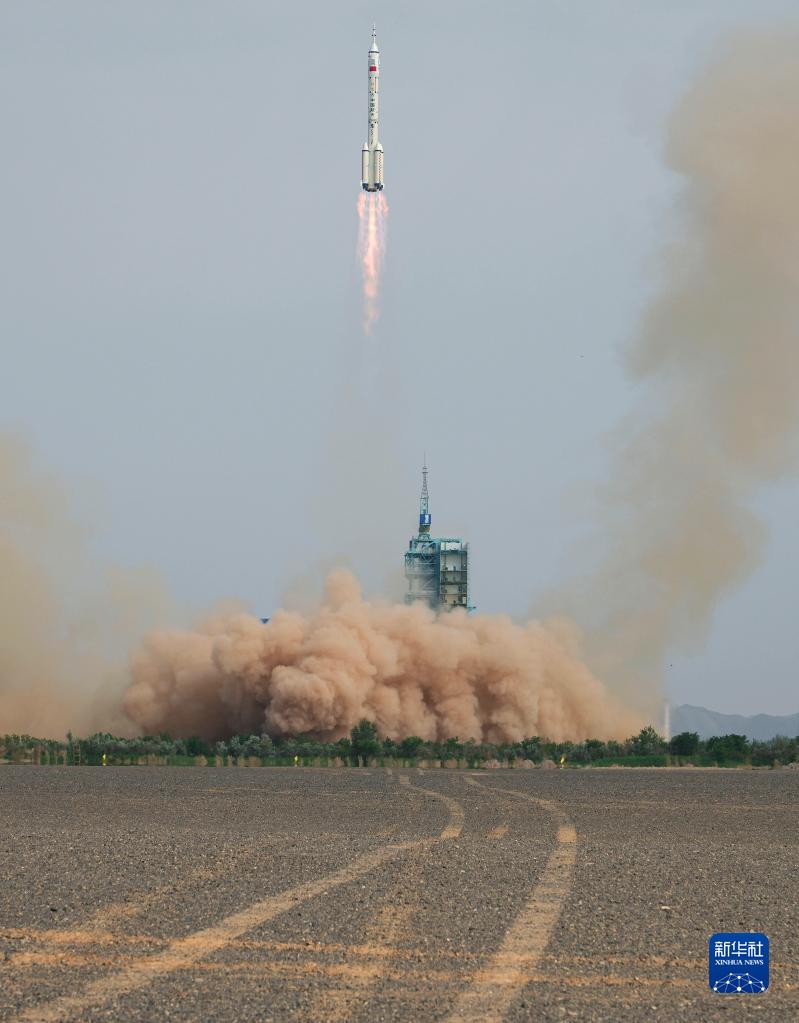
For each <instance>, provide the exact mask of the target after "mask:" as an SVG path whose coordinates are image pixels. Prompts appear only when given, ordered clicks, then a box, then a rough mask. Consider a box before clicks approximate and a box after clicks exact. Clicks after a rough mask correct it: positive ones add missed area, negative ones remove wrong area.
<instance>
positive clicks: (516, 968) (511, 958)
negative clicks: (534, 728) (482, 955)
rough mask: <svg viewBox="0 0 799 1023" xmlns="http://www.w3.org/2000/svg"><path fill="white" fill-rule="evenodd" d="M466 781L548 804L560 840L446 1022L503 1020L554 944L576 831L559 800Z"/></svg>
mask: <svg viewBox="0 0 799 1023" xmlns="http://www.w3.org/2000/svg"><path fill="white" fill-rule="evenodd" d="M464 781H465V782H466V784H467V785H473V786H475V787H476V788H481V789H483V790H485V791H489V792H494V793H497V794H498V795H500V794H501V796H502V797H507V796H511V797H513V798H517V799H523V800H525V801H527V802H529V803H533V804H534V805H536V806H539V807H542V808H543V809H545V810H547V811H548V812H549V813H550V814H551V815H552V817H553V818H554V821H555V823H556V825H557V829H558V830H557V844H556V846H555V848H554V850H553V851H552V853H551V854H550V856H549V859H548V860H547V862H546V864H545V866H544V869H543V871H542V873H541V878H540V880H539V881H538V884H536V886H535V887H534V888H533V891H532V893H531V895H530V897H529V898H528V900H527V902H526V903H525V905H524V906H523V907H522V910H521V912H520V913H519V915H518V916H517V917H516V919H515V920H514V921H513V923H512V924H511V926H510V927H509V928H508V930H507V931H506V932H505V937H504V938H503V939H502V944H501V945H500V947H499V949H498V950H497V951H496V952H495V953H494V955H493V956H491V958H490V960H489V962H488V964H487V965H486V966H485V967H484V968H483V969H482V970H479V971H478V972H477V973H476V974H475V975H474V977H473V980H472V983H471V985H470V986H469V987H468V988H466V990H465V991H463V992H462V993H461V995H460V996H459V997H458V999H457V1000H456V1002H455V1005H454V1007H453V1009H452V1011H451V1012H450V1014H449V1016H448V1017H447V1019H446V1023H501V1021H502V1020H503V1019H504V1018H505V1016H506V1014H507V1012H508V1009H509V1008H510V1006H511V1003H512V1002H513V1000H514V998H515V997H516V995H517V994H519V993H520V992H521V990H522V989H523V988H524V987H525V985H526V984H528V983H529V982H530V981H531V980H533V979H535V971H536V967H537V966H538V963H539V962H540V960H541V958H542V956H543V955H544V952H545V951H546V949H547V946H548V944H549V940H550V937H551V936H552V931H553V930H554V928H555V925H556V924H557V922H558V919H559V917H560V914H561V910H562V909H563V906H564V904H565V902H566V899H567V897H568V895H569V892H570V890H571V884H572V874H573V872H574V865H575V862H576V860H577V832H576V831H575V828H574V825H573V824H572V822H571V821H570V820H569V818H568V816H567V815H566V813H565V812H564V811H563V810H562V809H561V808H560V807H559V806H558V804H557V803H554V802H552V801H551V800H549V799H539V798H538V797H536V796H530V795H528V794H527V793H526V792H518V791H516V790H514V789H503V788H495V787H494V786H492V785H482V784H481V783H480V782H478V781H476V780H475V779H473V778H465V779H464Z"/></svg>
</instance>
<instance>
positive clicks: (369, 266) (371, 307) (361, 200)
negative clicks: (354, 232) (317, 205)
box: [358, 192, 388, 334]
mask: <svg viewBox="0 0 799 1023" xmlns="http://www.w3.org/2000/svg"><path fill="white" fill-rule="evenodd" d="M387 234H388V203H387V202H386V199H385V196H384V195H383V193H382V192H361V194H360V195H359V196H358V259H359V260H360V264H361V276H362V278H363V329H364V333H366V334H371V333H372V330H373V329H374V326H375V324H376V323H377V320H378V317H379V316H380V305H379V299H380V274H381V273H382V271H383V261H384V259H385V256H386V240H387Z"/></svg>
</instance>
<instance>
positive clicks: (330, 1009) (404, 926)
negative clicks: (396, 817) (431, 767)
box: [313, 774, 464, 1023]
mask: <svg viewBox="0 0 799 1023" xmlns="http://www.w3.org/2000/svg"><path fill="white" fill-rule="evenodd" d="M399 783H400V785H402V786H404V787H405V788H410V789H414V790H415V791H417V792H424V793H425V795H428V796H433V797H434V798H436V799H438V800H439V801H440V802H442V803H444V804H445V806H446V807H447V808H448V810H449V813H450V820H449V824H448V825H447V827H446V828H444V830H443V831H442V832H441V834H440V835H439V837H438V839H437V841H439V842H443V841H447V840H449V839H454V838H458V837H459V836H460V835H461V833H462V831H463V820H464V815H463V809H462V807H461V805H460V803H458V802H457V800H455V799H452V798H451V797H450V796H446V795H444V794H443V793H442V792H435V791H433V790H432V789H423V788H420V787H419V786H417V785H412V784H411V782H410V779H409V778H408V775H407V774H400V776H399ZM421 851H422V849H421V847H420V848H417V849H415V850H414V855H413V856H412V858H411V860H410V863H409V865H408V869H407V871H406V872H404V873H403V875H402V878H401V886H402V888H403V890H404V891H406V892H408V891H410V892H412V893H413V894H412V896H411V897H410V899H409V900H408V901H407V902H405V903H404V904H398V903H397V901H396V888H397V887H399V884H397V885H395V886H394V888H392V889H390V890H389V891H387V892H386V893H385V896H384V898H385V900H387V904H386V905H384V906H383V908H382V909H381V911H380V912H379V913H378V915H377V917H376V919H375V920H374V921H373V922H372V923H371V924H369V926H368V927H367V929H366V932H365V934H364V940H363V945H364V946H366V947H367V948H370V949H371V950H372V954H373V956H374V958H372V960H371V961H370V962H369V963H368V964H367V965H366V966H361V965H359V966H357V967H355V968H352V967H351V966H349V965H347V966H345V967H344V968H340V973H341V974H343V975H344V976H345V978H346V981H347V986H346V987H344V986H342V987H336V988H331V989H328V990H327V991H325V992H324V993H323V994H322V995H321V997H320V998H319V999H317V1001H316V1002H315V1003H314V1006H313V1018H314V1020H322V1019H323V1020H325V1023H346V1020H348V1019H349V1018H350V1017H351V1010H352V1006H353V1002H363V1001H364V1000H365V999H366V998H368V996H369V992H370V991H371V990H372V989H373V988H374V987H375V986H376V985H377V983H378V981H380V980H381V979H383V978H384V977H386V976H387V975H389V973H391V971H392V969H393V968H394V963H393V960H394V958H395V957H396V955H397V953H398V949H397V945H398V944H399V942H400V940H401V939H402V937H403V935H404V934H406V933H408V931H409V930H410V928H411V925H412V923H413V920H414V917H415V916H416V913H417V912H418V909H419V905H420V899H419V892H420V887H421V886H420V884H419V883H418V882H419V881H420V879H421V876H422V869H421V868H422V862H421V860H420V857H419V853H420V852H421Z"/></svg>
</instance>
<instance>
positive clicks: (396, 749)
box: [0, 719, 799, 767]
mask: <svg viewBox="0 0 799 1023" xmlns="http://www.w3.org/2000/svg"><path fill="white" fill-rule="evenodd" d="M0 758H2V759H4V760H7V761H12V762H15V761H16V762H27V761H33V762H36V763H42V764H68V765H73V764H74V765H95V764H101V763H107V764H134V763H142V762H144V763H148V762H156V763H157V762H165V763H170V764H194V763H197V762H198V759H197V758H205V760H206V761H207V762H208V763H211V764H213V763H217V762H220V761H221V762H222V763H224V764H231V763H232V764H238V763H241V762H242V761H243V760H245V758H246V759H247V760H249V761H251V762H259V761H260V763H262V764H264V765H266V766H268V765H270V764H273V765H288V764H295V763H301V764H308V763H322V764H324V763H330V762H336V761H341V762H344V763H348V764H355V765H358V764H366V763H369V762H375V761H376V762H381V761H392V762H393V761H404V762H414V763H415V762H419V761H426V762H428V763H442V762H456V763H459V764H462V765H465V766H469V767H479V766H481V765H484V764H486V763H489V762H492V761H498V762H500V763H506V764H509V765H511V766H513V765H515V764H518V763H519V762H522V761H529V762H531V763H533V764H541V763H542V762H543V761H545V760H550V761H553V762H554V763H556V764H560V765H563V766H569V767H571V766H595V767H608V766H612V765H614V764H619V765H622V766H624V765H627V766H652V767H657V766H666V765H667V764H688V763H690V764H693V765H695V766H697V767H710V766H720V767H733V766H738V765H751V766H753V767H772V766H779V765H782V764H789V763H795V762H797V761H799V736H797V737H795V738H792V739H790V738H787V737H785V736H777V737H776V738H774V739H769V740H767V741H765V742H757V741H753V740H749V739H747V738H746V736H744V735H734V734H733V735H717V736H713V737H712V738H710V739H704V740H703V739H700V738H699V736H698V734H697V733H696V732H681V733H680V734H679V735H675V736H674V737H673V738H672V739H670V740H666V739H664V738H663V737H662V736H661V735H658V733H657V732H656V731H655V729H654V728H652V727H651V726H648V727H646V728H643V729H641V731H640V732H639V733H638V734H637V735H634V736H631V737H630V738H629V739H626V740H624V741H622V742H619V741H616V740H609V741H607V742H605V741H603V740H601V739H586V740H585V741H584V742H553V741H551V740H549V739H546V738H543V737H541V736H532V737H531V738H529V739H522V740H521V741H520V742H512V743H488V742H477V741H475V740H474V739H469V740H461V739H460V738H458V737H457V736H454V737H452V738H450V739H446V740H444V741H440V742H439V741H436V742H433V741H430V740H426V739H422V738H421V737H420V736H418V735H409V736H407V737H406V738H404V739H402V740H401V741H396V740H394V739H382V740H381V739H380V738H379V737H378V734H377V729H376V728H375V725H374V724H373V723H372V722H371V721H367V720H365V719H364V720H362V721H361V722H359V724H357V725H356V726H355V727H354V728H353V729H352V731H351V733H350V735H349V737H347V738H342V739H338V740H337V741H336V742H319V741H317V740H316V739H314V738H312V737H310V736H305V735H298V736H277V737H270V736H269V735H266V734H261V735H254V734H252V735H233V736H230V737H229V738H226V739H219V740H217V741H216V742H207V741H206V740H205V739H201V738H199V737H198V736H191V737H189V738H177V739H176V738H173V737H172V736H171V735H168V734H167V733H163V734H161V735H143V736H138V737H136V738H132V739H131V738H124V737H121V736H115V735H111V734H109V733H107V732H98V733H96V734H95V735H90V736H88V737H87V738H76V737H75V736H73V735H72V734H71V733H69V734H68V735H67V737H66V739H65V740H57V739H39V738H36V737H34V736H31V735H4V736H2V737H0ZM200 762H201V761H200Z"/></svg>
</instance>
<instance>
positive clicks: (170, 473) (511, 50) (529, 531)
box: [0, 0, 799, 713]
mask: <svg viewBox="0 0 799 1023" xmlns="http://www.w3.org/2000/svg"><path fill="white" fill-rule="evenodd" d="M795 12H796V5H795V3H794V2H790V0H784V2H777V0H747V2H743V0H716V2H709V0H705V2H671V3H668V4H664V3H661V2H643V0H636V2H633V0H630V2H611V0H601V2H590V3H589V2H583V3H576V2H572V3H566V2H564V3H555V2H550V3H538V2H529V0H527V2H515V3H510V2H508V3H492V4H488V3H472V2H464V0H458V2H450V0H438V2H436V3H435V4H429V3H421V2H404V3H402V4H397V3H385V2H375V3H362V2H349V3H339V4H330V3H318V2H314V0H311V2H308V3H305V4H302V5H292V6H291V7H288V6H284V5H282V4H277V3H269V2H263V0H261V2H245V0H230V2H225V3H222V2H221V0H219V2H216V3H208V2H203V0H185V2H178V0H172V2H169V0H167V2H158V3H155V2H147V0H137V2H136V3H133V2H129V3H114V4H109V3H107V2H106V0H96V2H87V0H72V2H71V3H70V4H60V3H50V2H48V3H44V2H37V0H20V2H13V0H8V2H6V3H4V4H3V5H2V7H0V49H1V50H2V59H1V60H0V123H2V127H3V143H4V144H3V160H2V161H1V162H0V196H2V203H3V211H2V225H3V227H2V236H3V243H2V248H1V249H0V252H1V253H2V256H1V258H2V264H1V265H0V310H1V311H0V329H1V330H2V338H3V349H4V360H3V363H4V367H5V372H4V373H3V374H2V377H0V427H2V428H11V429H14V430H16V431H18V432H20V433H21V434H23V435H24V436H26V437H28V438H30V439H31V440H32V441H33V443H34V444H35V445H36V448H37V450H38V451H39V452H40V455H41V460H42V464H43V465H47V466H50V467H53V468H55V469H57V470H58V471H59V472H61V473H62V474H63V475H64V476H65V477H66V478H67V479H68V480H69V481H70V484H71V487H72V493H73V496H74V499H75V505H76V512H77V513H78V514H80V515H81V516H83V517H85V518H87V519H89V520H90V521H91V522H92V525H93V527H94V529H95V531H96V547H97V550H98V554H100V555H104V556H109V557H113V558H114V559H116V560H117V561H120V562H122V563H124V564H129V565H138V564H142V563H146V564H151V565H154V566H156V567H157V568H158V569H159V570H160V571H161V573H162V574H163V575H164V577H165V579H166V580H167V581H168V584H169V585H170V587H171V588H172V590H173V591H174V592H175V593H176V594H177V596H178V597H179V599H180V600H181V601H183V602H186V603H190V604H191V605H193V606H196V607H202V606H205V605H208V604H211V603H214V602H216V601H218V600H220V599H223V598H228V597H239V598H242V599H243V600H245V601H246V602H247V603H248V604H249V605H250V606H252V607H253V608H254V609H255V610H257V611H259V612H262V613H268V612H269V611H270V610H271V609H272V608H274V606H275V605H276V603H277V602H278V601H279V600H280V598H281V595H282V594H283V593H285V592H286V591H287V590H290V589H292V588H296V586H297V585H298V583H300V582H307V583H310V584H312V585H314V586H315V585H317V584H318V582H319V580H320V578H321V575H322V573H323V570H324V568H325V567H326V566H328V565H331V564H337V563H342V562H343V563H348V564H350V565H351V566H352V567H353V568H354V569H355V570H356V571H357V573H358V574H359V575H360V576H361V578H362V579H363V580H364V583H365V585H366V587H367V588H368V589H369V590H371V591H378V590H383V591H389V592H391V591H392V590H393V589H395V588H396V586H397V584H398V579H397V576H398V573H399V572H400V571H401V564H402V554H403V550H404V548H405V546H406V544H407V540H408V536H409V535H410V532H411V530H412V529H413V527H414V525H415V517H416V510H417V509H416V504H417V494H418V487H419V467H420V463H421V458H422V452H423V451H424V450H426V451H427V454H428V460H429V463H430V470H431V475H430V489H431V501H432V512H433V523H434V530H435V531H437V532H444V533H448V534H462V535H463V536H465V537H466V538H467V539H468V540H469V541H470V543H471V544H472V550H473V584H472V586H473V598H474V600H475V602H476V603H477V604H478V606H479V607H480V609H481V610H484V611H490V612H497V611H508V612H510V613H512V614H514V615H521V614H524V613H525V611H526V609H527V608H529V607H530V606H531V605H533V604H535V602H536V601H537V599H538V598H539V596H540V594H541V593H543V592H545V591H547V590H549V589H550V588H552V587H553V586H556V585H557V584H559V583H560V582H562V581H563V580H565V579H568V578H570V577H573V576H575V575H576V576H579V575H580V574H581V571H583V566H582V565H581V564H577V563H576V562H575V557H576V551H577V550H582V549H583V548H582V546H581V541H582V540H583V539H584V538H585V537H586V535H590V517H588V518H587V517H586V516H585V514H584V513H583V512H584V509H585V508H586V507H587V506H588V501H589V498H588V495H589V494H590V492H591V487H592V484H593V483H594V482H595V481H596V480H598V479H600V478H601V477H602V475H603V473H604V471H605V469H606V466H607V449H606V444H605V437H606V435H607V433H608V431H609V430H610V429H611V428H612V427H613V426H614V425H615V424H617V423H618V421H619V420H620V418H621V417H622V416H623V415H624V413H625V412H626V411H627V410H628V409H629V408H630V406H631V403H632V401H633V400H634V394H633V391H632V387H631V385H630V384H629V383H628V382H627V380H626V379H625V377H624V373H623V369H622V365H621V356H620V353H621V351H622V350H623V348H624V346H625V344H627V343H629V340H630V338H631V336H632V335H633V334H634V331H635V328H636V323H637V321H638V317H639V315H640V313H641V309H642V306H643V304H644V303H645V301H646V300H647V298H648V297H649V296H650V295H651V293H652V289H653V287H654V285H655V267H656V263H657V258H658V254H659V251H660V245H661V244H662V241H663V238H664V237H665V236H668V233H669V231H670V230H671V219H670V218H671V213H672V209H673V203H674V201H675V196H676V195H677V191H678V188H679V182H678V181H676V180H675V179H674V178H673V176H672V175H670V173H669V172H668V171H667V170H666V168H665V166H664V164H663V161H662V158H661V148H662V144H663V139H664V132H665V125H666V121H667V118H668V114H669V111H670V109H671V108H672V106H673V104H674V103H675V102H676V101H677V100H678V99H679V98H680V96H681V95H682V94H683V93H684V92H685V90H686V89H687V88H688V87H689V85H690V82H691V80H692V78H693V76H694V75H695V73H696V72H697V70H698V69H699V68H700V67H701V66H702V65H703V63H704V62H705V61H706V59H707V58H708V55H709V54H710V53H712V51H713V48H714V46H715V45H716V44H717V42H718V41H719V40H720V39H721V38H722V37H723V36H724V35H725V33H726V32H728V31H729V30H730V29H732V28H735V27H740V26H741V25H745V24H757V25H764V24H770V23H779V21H780V20H781V19H785V18H787V17H789V16H790V15H793V14H795ZM373 20H374V21H376V22H377V27H378V38H379V42H380V46H381V51H382V79H381V103H382V109H381V114H382V124H381V136H382V141H383V144H384V147H385V154H386V155H385V177H386V193H385V194H386V196H387V198H388V202H389V204H390V208H391V212H390V218H389V247H388V262H387V266H386V272H385V279H384V286H383V314H382V319H381V321H380V324H379V326H378V329H377V331H376V333H375V335H374V336H373V337H372V338H369V339H365V338H364V337H363V336H362V333H361V328H360V322H361V308H360V285H359V279H358V272H357V266H356V262H355V257H354V248H355V235H356V216H355V203H356V200H357V197H358V192H359V174H360V148H361V145H362V143H363V140H364V137H365V121H366V95H365V85H366V74H365V62H366V51H367V48H368V43H369V32H370V28H371V23H372V21H373ZM796 499H797V488H796V486H795V485H794V484H790V485H789V484H784V485H783V486H781V487H780V488H776V489H774V490H773V491H772V492H770V493H767V494H763V495H762V497H761V499H760V500H759V502H758V510H759V512H760V513H761V514H762V515H763V516H764V518H765V519H766V521H767V522H768V524H769V527H770V530H771V541H770V546H769V550H768V556H767V559H766V561H765V563H764V564H763V565H762V566H761V568H760V570H759V571H758V572H757V574H756V575H755V576H754V577H753V578H752V579H751V580H750V581H749V582H748V583H747V585H746V586H745V587H744V588H743V589H741V590H740V591H739V592H738V593H736V594H734V595H731V596H730V597H729V598H728V599H727V601H726V602H725V603H723V604H722V605H721V606H720V607H719V608H718V612H717V615H716V620H715V624H714V628H713V632H712V635H711V637H710V640H709V643H708V645H707V648H706V650H705V651H704V652H702V653H699V654H697V655H695V656H692V657H690V658H687V657H684V656H683V657H678V656H677V655H676V653H675V657H674V659H673V661H672V666H671V668H670V669H669V678H668V689H669V692H670V695H671V696H672V697H673V699H674V700H675V701H677V702H683V701H688V702H694V703H703V704H705V705H708V706H710V707H713V708H715V709H718V710H722V709H723V710H729V711H736V712H738V711H740V712H746V711H748V710H752V709H758V710H762V711H767V712H773V713H787V712H794V711H796V709H797V706H796V698H795V689H796V686H795V667H794V666H795V663H796V660H797V655H799V639H797V630H796V629H795V626H794V622H793V607H794V603H795V602H794V580H795V578H796V561H797V539H796V536H797V533H796V528H795V513H794V509H795V505H796ZM589 567H590V566H585V570H587V569H588V568H589ZM754 683H757V693H758V697H757V706H756V708H755V707H753V703H752V698H751V695H750V694H751V687H752V686H753V684H754Z"/></svg>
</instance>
